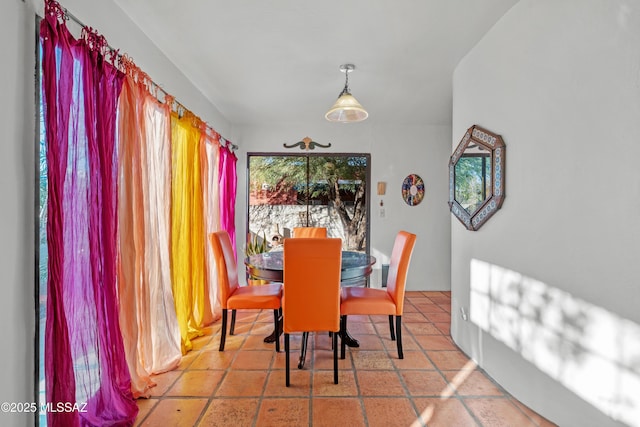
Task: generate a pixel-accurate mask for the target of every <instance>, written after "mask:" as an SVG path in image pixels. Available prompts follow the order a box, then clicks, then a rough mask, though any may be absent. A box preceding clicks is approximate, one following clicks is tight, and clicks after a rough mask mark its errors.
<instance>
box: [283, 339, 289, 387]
mask: <svg viewBox="0 0 640 427" xmlns="http://www.w3.org/2000/svg"><path fill="white" fill-rule="evenodd" d="M284 353H285V360H286V363H285V366H286V368H285V371H286V372H285V374H284V375H285V384H286V386H287V387H289V334H284Z"/></svg>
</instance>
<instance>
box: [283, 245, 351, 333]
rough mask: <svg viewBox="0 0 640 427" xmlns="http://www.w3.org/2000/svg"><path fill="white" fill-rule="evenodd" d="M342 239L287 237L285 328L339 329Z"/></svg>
mask: <svg viewBox="0 0 640 427" xmlns="http://www.w3.org/2000/svg"><path fill="white" fill-rule="evenodd" d="M341 254H342V240H341V239H339V238H296V239H285V241H284V292H283V297H282V310H283V319H284V332H285V333H289V332H318V331H338V330H339V328H340V270H341V264H342V259H341V258H342V255H341Z"/></svg>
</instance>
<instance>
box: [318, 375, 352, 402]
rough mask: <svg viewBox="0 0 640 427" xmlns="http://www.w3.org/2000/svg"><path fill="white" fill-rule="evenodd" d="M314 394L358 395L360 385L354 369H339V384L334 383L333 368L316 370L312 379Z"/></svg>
mask: <svg viewBox="0 0 640 427" xmlns="http://www.w3.org/2000/svg"><path fill="white" fill-rule="evenodd" d="M312 381H313V382H312V390H311V394H312V395H313V396H334V397H335V396H357V395H358V387H357V385H356V380H355V376H354V373H353V371H340V370H339V371H338V384H334V383H333V370H331V371H315V372H314V373H313V379H312Z"/></svg>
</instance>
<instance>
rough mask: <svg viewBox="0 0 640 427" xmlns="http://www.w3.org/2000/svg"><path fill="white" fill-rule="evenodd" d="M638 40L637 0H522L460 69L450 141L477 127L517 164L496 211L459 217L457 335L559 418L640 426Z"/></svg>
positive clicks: (527, 398) (455, 236) (500, 376)
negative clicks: (474, 227)
mask: <svg viewBox="0 0 640 427" xmlns="http://www.w3.org/2000/svg"><path fill="white" fill-rule="evenodd" d="M639 46H640V3H638V2H637V1H635V0H558V1H551V0H522V1H520V2H519V3H518V4H516V5H515V6H514V7H513V8H512V9H511V10H510V11H509V12H507V14H506V15H505V16H504V17H503V18H502V19H501V20H500V21H499V22H498V23H497V24H496V25H495V26H494V27H493V28H492V29H491V30H490V31H489V32H488V33H487V35H486V36H485V37H484V38H483V39H482V40H481V41H480V42H479V43H478V44H477V45H476V47H475V48H474V49H472V50H471V51H470V52H469V53H468V55H467V56H466V57H465V58H464V59H463V60H462V61H461V62H460V64H459V65H458V67H457V69H456V71H455V73H454V79H453V80H454V97H453V99H454V108H453V123H452V135H453V141H452V149H453V148H455V147H456V145H457V144H458V142H459V141H460V139H461V138H462V136H463V134H464V132H465V130H466V129H467V128H468V127H470V126H471V125H473V124H479V125H480V126H482V127H485V128H486V129H489V130H491V131H493V132H496V133H498V134H501V135H502V136H503V138H504V140H505V143H506V150H507V152H506V160H507V164H506V198H505V202H504V205H503V206H502V209H501V210H500V211H498V212H497V213H496V215H495V216H494V217H492V218H491V219H490V220H489V221H488V222H487V223H486V224H485V225H484V226H483V227H482V228H481V229H480V230H479V231H477V232H470V231H467V230H466V229H465V228H464V227H463V226H462V225H461V224H460V223H459V222H458V221H457V220H456V219H455V218H453V217H452V226H451V239H452V243H451V244H452V256H451V261H452V264H451V280H452V286H451V287H452V335H453V337H454V340H455V341H456V343H457V344H458V345H459V346H460V347H461V348H462V349H463V350H464V351H465V352H467V354H468V355H469V356H470V357H472V358H473V359H474V360H476V361H477V362H478V363H479V364H480V366H482V367H483V368H484V369H485V370H486V371H487V372H488V373H489V374H490V375H491V376H492V377H493V378H495V379H496V380H497V381H498V382H499V383H500V384H502V385H503V386H504V387H505V388H506V389H507V390H509V391H510V392H511V393H512V394H513V395H514V396H515V397H517V398H518V399H519V400H521V401H522V402H523V403H525V404H527V405H529V406H530V407H531V408H532V409H534V410H536V411H537V412H539V413H540V414H542V415H543V416H545V417H547V418H549V419H550V420H552V421H554V422H556V423H558V424H559V425H562V426H584V425H597V426H617V425H639V424H638V423H639V421H638V420H640V366H639V365H638V360H640V326H639V324H640V311H639V310H638V307H639V306H640V288H639V287H638V280H639V279H638V278H639V277H640V262H638V254H639V253H640V252H639V251H638V241H639V240H640V221H639V220H638V219H639V217H638V212H640V174H638V168H637V165H638V160H640V144H639V143H638V141H640V126H639V123H640V48H639ZM461 310H465V311H467V312H468V313H469V316H468V320H464V319H463V317H462V315H461Z"/></svg>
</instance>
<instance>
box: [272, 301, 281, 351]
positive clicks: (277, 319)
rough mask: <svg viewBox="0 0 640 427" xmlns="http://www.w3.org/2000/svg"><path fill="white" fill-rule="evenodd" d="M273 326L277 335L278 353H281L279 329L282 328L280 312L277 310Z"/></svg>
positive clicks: (274, 312) (274, 314) (274, 311)
mask: <svg viewBox="0 0 640 427" xmlns="http://www.w3.org/2000/svg"><path fill="white" fill-rule="evenodd" d="M273 326H274V331H275V334H276V353H280V335H278V328H279V327H280V311H279V310H278V309H277V308H276V309H275V310H273Z"/></svg>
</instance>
